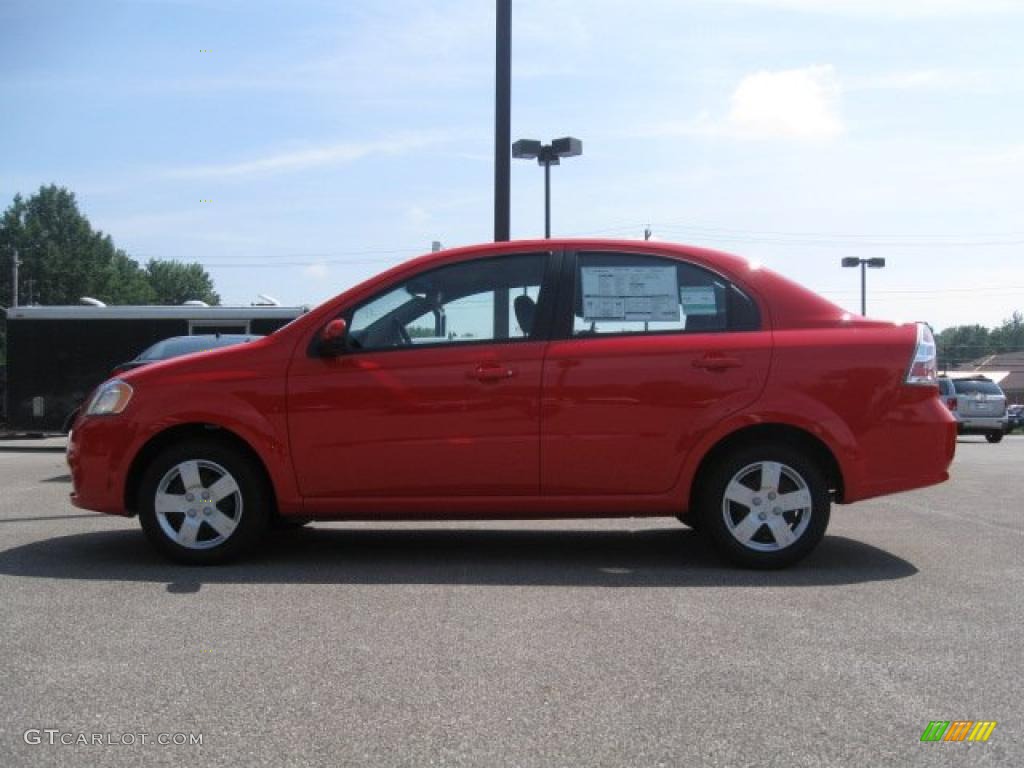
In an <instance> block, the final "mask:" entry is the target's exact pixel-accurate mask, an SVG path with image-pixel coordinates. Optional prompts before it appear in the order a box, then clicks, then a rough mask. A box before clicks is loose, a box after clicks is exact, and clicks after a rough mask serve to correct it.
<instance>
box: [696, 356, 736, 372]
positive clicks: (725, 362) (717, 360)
mask: <svg viewBox="0 0 1024 768" xmlns="http://www.w3.org/2000/svg"><path fill="white" fill-rule="evenodd" d="M742 365H743V361H742V360H740V359H739V358H737V357H711V356H708V357H701V358H698V359H696V360H694V361H693V367H694V368H705V369H707V370H709V371H724V370H725V369H726V368H739V367H740V366H742Z"/></svg>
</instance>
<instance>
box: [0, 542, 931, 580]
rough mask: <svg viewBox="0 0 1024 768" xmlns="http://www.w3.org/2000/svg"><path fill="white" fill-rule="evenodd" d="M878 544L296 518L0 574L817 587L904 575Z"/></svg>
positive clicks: (39, 560) (101, 548)
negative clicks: (779, 566)
mask: <svg viewBox="0 0 1024 768" xmlns="http://www.w3.org/2000/svg"><path fill="white" fill-rule="evenodd" d="M916 573H917V568H915V567H914V566H913V565H912V564H910V563H909V562H907V561H906V560H903V559H902V558H899V557H896V556H895V555H892V554H890V553H888V552H886V551H884V550H881V549H878V548H877V547H873V546H871V545H869V544H864V543H862V542H859V541H854V540H852V539H847V538H845V537H842V536H827V537H826V538H825V539H824V540H823V541H822V543H821V544H820V546H819V547H818V549H817V550H815V552H814V553H813V554H812V555H811V556H810V557H808V558H807V559H806V560H804V561H803V562H802V563H800V564H798V565H796V566H794V567H792V568H789V569H786V570H782V571H749V570H741V569H737V568H732V567H729V566H728V565H726V564H725V563H724V562H723V561H722V560H720V559H719V558H718V557H717V556H716V555H715V553H714V552H712V551H711V549H710V546H709V545H708V544H707V542H705V541H704V539H703V538H702V537H701V536H699V535H698V534H697V533H695V532H694V531H691V530H689V529H686V528H683V527H670V528H654V529H644V530H641V531H636V532H629V531H607V530H601V531H580V530H569V531H552V530H521V529H516V530H509V529H466V528H453V529H443V530H440V529H430V530H417V529H380V530H367V529H365V528H361V529H340V528H316V527H313V528H305V529H301V530H295V531H288V532H284V533H279V534H275V535H274V537H273V540H269V541H267V542H266V544H264V545H263V546H262V547H261V548H260V551H258V552H257V553H254V554H253V555H252V556H250V557H249V558H248V559H246V560H243V561H239V562H237V563H232V564H229V565H223V566H214V567H205V568H204V567H189V566H182V565H176V564H173V563H170V562H168V561H166V560H164V559H163V558H161V557H160V556H159V555H158V554H156V552H155V551H154V550H153V549H152V548H151V547H150V546H149V544H148V542H147V541H146V540H145V538H144V537H143V534H142V532H141V531H137V530H116V531H94V532H90V533H78V534H72V535H69V536H61V537H58V538H53V539H46V540H43V541H36V542H32V543H30V544H25V545H22V546H18V547H14V548H12V549H8V550H6V551H4V552H0V575H12V576H24V577H37V578H47V579H87V580H91V579H97V580H104V581H125V582H154V583H161V582H162V583H166V584H167V585H168V586H167V589H168V591H169V592H175V593H194V592H198V591H199V589H200V588H201V586H202V585H203V584H241V583H253V584H453V585H523V586H594V587H700V586H736V587H745V586H750V587H764V586H776V587H777V586H790V587H803V586H819V585H829V584H835V585H840V584H859V583H865V582H872V581H886V580H891V579H902V578H906V577H908V576H913V575H914V574H916Z"/></svg>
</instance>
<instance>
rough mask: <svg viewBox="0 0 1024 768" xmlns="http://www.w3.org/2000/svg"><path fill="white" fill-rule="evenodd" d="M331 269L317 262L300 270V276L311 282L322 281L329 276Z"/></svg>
mask: <svg viewBox="0 0 1024 768" xmlns="http://www.w3.org/2000/svg"><path fill="white" fill-rule="evenodd" d="M330 273H331V269H330V267H328V266H327V265H326V264H325V263H324V262H322V261H318V262H316V263H315V264H310V265H309V266H307V267H303V268H302V276H303V277H308V278H310V279H312V280H324V279H326V278H327V276H328V275H330Z"/></svg>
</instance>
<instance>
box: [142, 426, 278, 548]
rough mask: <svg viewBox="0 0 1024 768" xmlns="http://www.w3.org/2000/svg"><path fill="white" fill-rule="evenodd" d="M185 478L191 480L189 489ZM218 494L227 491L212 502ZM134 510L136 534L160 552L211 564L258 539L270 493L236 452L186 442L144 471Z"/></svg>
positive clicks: (219, 445)
mask: <svg viewBox="0 0 1024 768" xmlns="http://www.w3.org/2000/svg"><path fill="white" fill-rule="evenodd" d="M186 475H188V476H189V477H190V478H192V479H193V480H192V485H190V486H189V487H186V483H185V477H186ZM225 475H227V476H228V478H229V479H230V481H231V482H227V481H224V477H225ZM196 479H198V481H197V480H196ZM220 481H224V482H223V483H222V484H221V485H219V486H218V485H217V483H218V482H220ZM158 490H162V492H163V496H162V499H163V501H162V502H161V506H162V510H161V511H160V512H158V510H157V491H158ZM221 491H230V492H229V493H225V495H224V496H223V498H220V499H219V500H218V499H217V498H215V497H217V496H218V495H219V494H220V492H221ZM204 496H206V497H208V498H207V500H205V501H204V498H203V497H204ZM178 497H180V502H179V501H178ZM137 508H138V510H139V522H140V523H142V530H143V531H145V533H146V536H147V537H148V538H149V541H150V542H151V543H152V544H153V546H154V547H156V549H158V550H159V551H160V552H161V553H163V554H164V555H166V556H167V557H169V558H171V559H173V560H176V561H178V562H181V563H190V564H197V565H214V564H217V563H224V562H227V561H229V560H232V559H234V558H236V557H238V556H239V555H241V554H243V553H244V552H246V551H248V550H249V549H250V548H251V547H253V546H254V545H255V544H256V542H257V541H259V539H260V537H261V535H262V534H263V532H264V531H265V530H266V529H267V526H268V524H269V522H270V510H271V489H270V488H269V487H268V484H267V482H266V480H265V478H264V476H263V473H262V472H261V471H260V469H259V468H258V467H257V466H256V465H255V463H254V461H253V460H252V459H251V458H250V457H249V456H247V455H245V454H244V453H242V452H241V451H239V450H237V449H236V448H234V447H232V446H230V445H227V444H225V443H222V442H218V441H215V440H199V439H197V440H189V441H186V442H182V443H180V444H178V445H173V446H171V447H169V448H167V449H166V450H164V451H163V452H162V453H160V454H159V455H158V456H157V457H156V458H155V459H154V460H153V461H152V462H151V463H150V465H149V466H148V467H147V468H146V471H145V473H144V474H143V476H142V482H141V484H140V487H139V498H138V507H137ZM197 521H198V522H197ZM186 523H187V524H188V525H187V526H186ZM186 528H187V533H186ZM189 541H191V543H190V544H189V543H183V542H189Z"/></svg>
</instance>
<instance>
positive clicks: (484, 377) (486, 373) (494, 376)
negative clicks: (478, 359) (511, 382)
mask: <svg viewBox="0 0 1024 768" xmlns="http://www.w3.org/2000/svg"><path fill="white" fill-rule="evenodd" d="M515 375H516V371H515V369H514V368H509V367H507V366H504V365H501V364H500V363H497V364H491V363H481V364H480V365H478V366H477V367H476V369H475V370H474V371H473V372H472V373H470V374H469V377H470V378H471V379H476V380H477V381H504V380H505V379H511V378H512V377H513V376H515Z"/></svg>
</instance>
